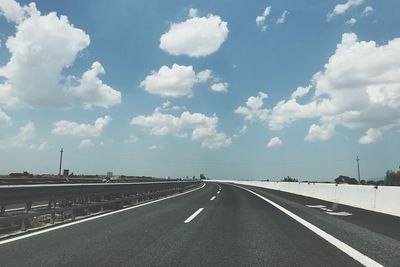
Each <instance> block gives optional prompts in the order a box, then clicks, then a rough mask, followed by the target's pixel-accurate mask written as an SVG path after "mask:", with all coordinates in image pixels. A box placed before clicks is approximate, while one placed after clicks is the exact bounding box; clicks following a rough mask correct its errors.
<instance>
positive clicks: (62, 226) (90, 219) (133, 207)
mask: <svg viewBox="0 0 400 267" xmlns="http://www.w3.org/2000/svg"><path fill="white" fill-rule="evenodd" d="M204 186H206V184H205V183H203V185H202V186H201V187H199V188H195V189H191V190H189V191H186V192H183V193H179V194H177V195H173V196H168V197H165V198H161V199H156V200H153V201H149V202H146V203H143V204H139V205H136V206H132V207H127V208H124V209H120V210H116V211H111V212H107V213H104V214H100V215H97V216H94V217H89V218H86V219H82V220H77V221H73V222H69V223H65V224H61V225H58V226H54V227H51V228H48V229H44V230H39V231H36V232H33V233H29V234H26V235H21V236H17V237H13V238H10V239H5V240H1V241H0V245H3V244H7V243H11V242H14V241H17V240H21V239H25V238H28V237H32V236H35V235H40V234H44V233H47V232H51V231H55V230H58V229H61V228H65V227H69V226H72V225H75V224H80V223H84V222H87V221H92V220H96V219H99V218H102V217H106V216H109V215H113V214H116V213H120V212H124V211H127V210H131V209H136V208H139V207H143V206H147V205H150V204H153V203H156V202H160V201H163V200H167V199H170V198H174V197H178V196H182V195H185V194H188V193H191V192H194V191H196V190H199V189H202V188H203V187H204Z"/></svg>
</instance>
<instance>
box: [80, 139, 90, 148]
mask: <svg viewBox="0 0 400 267" xmlns="http://www.w3.org/2000/svg"><path fill="white" fill-rule="evenodd" d="M93 146H94V144H93V141H92V139H83V140H82V141H81V142H80V144H79V148H88V147H93Z"/></svg>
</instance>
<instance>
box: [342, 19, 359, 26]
mask: <svg viewBox="0 0 400 267" xmlns="http://www.w3.org/2000/svg"><path fill="white" fill-rule="evenodd" d="M356 22H357V20H356V19H355V18H351V19H349V20H347V21H346V22H345V23H344V24H345V25H349V26H352V25H354V24H356Z"/></svg>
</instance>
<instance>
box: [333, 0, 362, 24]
mask: <svg viewBox="0 0 400 267" xmlns="http://www.w3.org/2000/svg"><path fill="white" fill-rule="evenodd" d="M363 3H364V0H347V2H346V3H344V4H337V5H336V6H335V8H334V9H333V11H332V12H330V13H328V15H326V18H327V20H328V21H330V20H331V19H333V18H334V17H335V16H338V15H343V14H345V13H346V11H347V10H348V9H349V8H351V7H353V6H359V5H362V4H363Z"/></svg>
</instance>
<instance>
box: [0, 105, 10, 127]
mask: <svg viewBox="0 0 400 267" xmlns="http://www.w3.org/2000/svg"><path fill="white" fill-rule="evenodd" d="M11 125H12V119H11V117H10V116H8V115H7V113H5V112H4V111H3V110H1V108H0V126H5V127H9V126H11Z"/></svg>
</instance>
